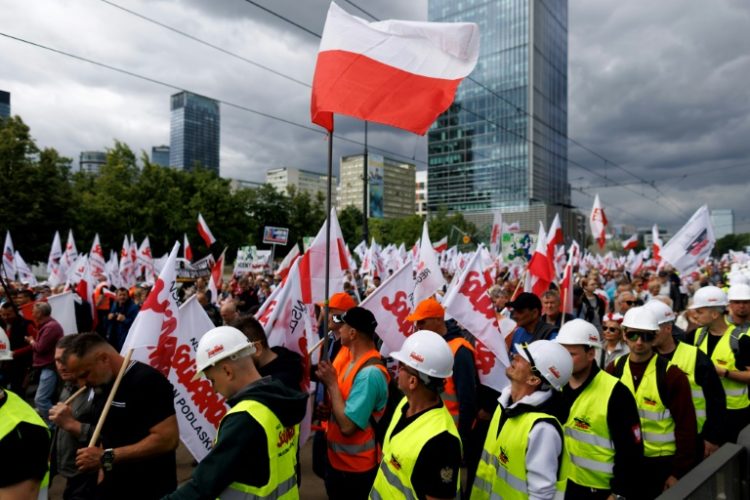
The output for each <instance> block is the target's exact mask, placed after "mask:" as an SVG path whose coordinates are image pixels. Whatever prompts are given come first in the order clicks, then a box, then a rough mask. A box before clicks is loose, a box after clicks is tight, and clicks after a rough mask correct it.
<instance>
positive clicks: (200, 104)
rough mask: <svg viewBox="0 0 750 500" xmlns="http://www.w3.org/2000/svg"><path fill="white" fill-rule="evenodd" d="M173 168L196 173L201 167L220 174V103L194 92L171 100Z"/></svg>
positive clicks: (170, 156)
mask: <svg viewBox="0 0 750 500" xmlns="http://www.w3.org/2000/svg"><path fill="white" fill-rule="evenodd" d="M171 110H172V119H171V129H170V134H169V166H170V167H175V168H182V169H185V170H193V169H194V168H195V167H196V166H197V165H200V166H202V167H203V168H206V169H209V170H213V171H214V172H216V173H217V174H218V173H219V131H220V128H221V120H220V115H219V102H218V101H215V100H213V99H209V98H208V97H203V96H201V95H198V94H193V93H190V92H180V93H177V94H174V95H173V96H172V97H171Z"/></svg>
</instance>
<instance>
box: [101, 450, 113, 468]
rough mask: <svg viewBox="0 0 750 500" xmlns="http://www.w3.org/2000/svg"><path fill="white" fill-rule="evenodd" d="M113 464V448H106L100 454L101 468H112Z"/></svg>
mask: <svg viewBox="0 0 750 500" xmlns="http://www.w3.org/2000/svg"><path fill="white" fill-rule="evenodd" d="M114 464H115V450H113V449H112V448H107V449H106V450H104V453H103V454H102V469H104V471H105V472H109V471H111V470H112V466H113V465H114Z"/></svg>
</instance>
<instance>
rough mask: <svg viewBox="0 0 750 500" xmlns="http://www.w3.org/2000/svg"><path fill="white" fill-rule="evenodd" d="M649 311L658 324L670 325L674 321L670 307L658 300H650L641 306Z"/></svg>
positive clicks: (673, 314)
mask: <svg viewBox="0 0 750 500" xmlns="http://www.w3.org/2000/svg"><path fill="white" fill-rule="evenodd" d="M643 307H645V308H646V309H648V310H649V311H651V312H652V313H653V315H654V317H655V318H656V322H657V323H658V324H660V325H661V324H662V323H670V322H672V321H674V320H675V318H676V316H675V313H674V311H673V310H672V308H671V307H669V306H668V305H667V304H665V303H664V302H662V301H661V300H658V299H652V300H649V301H648V302H646V304H645V305H644V306H643Z"/></svg>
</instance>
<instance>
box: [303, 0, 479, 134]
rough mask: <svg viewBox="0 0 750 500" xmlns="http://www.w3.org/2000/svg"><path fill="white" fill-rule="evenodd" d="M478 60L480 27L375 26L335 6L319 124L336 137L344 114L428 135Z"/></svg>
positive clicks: (315, 98) (320, 76)
mask: <svg viewBox="0 0 750 500" xmlns="http://www.w3.org/2000/svg"><path fill="white" fill-rule="evenodd" d="M478 56H479V28H478V27H477V25H476V24H474V23H425V22H410V21H394V20H389V21H380V22H375V23H368V22H366V21H365V20H363V19H360V18H357V17H354V16H351V15H349V14H347V13H346V12H345V11H344V10H343V9H341V8H340V7H339V6H338V5H336V4H335V3H333V2H332V3H331V6H330V8H329V9H328V17H327V18H326V24H325V28H324V29H323V35H322V37H321V40H320V50H319V52H318V60H317V63H316V65H315V75H314V77H313V90H312V100H311V110H310V111H311V117H312V122H313V123H316V124H318V125H320V126H321V127H324V128H325V129H327V130H328V131H333V113H341V114H345V115H349V116H354V117H357V118H360V119H362V120H367V121H372V122H377V123H383V124H386V125H391V126H393V127H398V128H402V129H405V130H409V131H411V132H414V133H415V134H420V135H422V134H424V133H425V132H426V131H427V129H428V128H429V127H430V125H432V122H434V121H435V119H436V118H437V117H438V115H440V113H442V112H443V111H445V110H446V109H447V108H448V106H450V105H451V103H452V102H453V98H454V95H455V92H456V89H457V88H458V85H459V84H460V83H461V80H462V79H463V78H465V77H466V76H468V75H469V73H471V71H472V70H473V69H474V66H475V65H476V62H477V58H478Z"/></svg>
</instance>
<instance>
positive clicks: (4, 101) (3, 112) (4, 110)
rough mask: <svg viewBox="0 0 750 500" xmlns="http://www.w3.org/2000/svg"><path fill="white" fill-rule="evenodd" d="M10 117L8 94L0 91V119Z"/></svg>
mask: <svg viewBox="0 0 750 500" xmlns="http://www.w3.org/2000/svg"><path fill="white" fill-rule="evenodd" d="M9 117H10V92H6V91H4V90H0V118H9Z"/></svg>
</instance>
